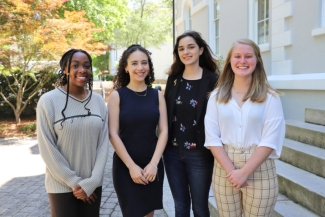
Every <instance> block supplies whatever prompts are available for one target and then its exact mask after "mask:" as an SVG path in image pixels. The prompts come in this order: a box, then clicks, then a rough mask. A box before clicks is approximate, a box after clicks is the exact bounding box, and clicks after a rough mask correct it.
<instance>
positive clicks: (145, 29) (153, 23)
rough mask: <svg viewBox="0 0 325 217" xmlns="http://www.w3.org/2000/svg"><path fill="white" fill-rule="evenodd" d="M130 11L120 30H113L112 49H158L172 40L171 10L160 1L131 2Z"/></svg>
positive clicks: (136, 0)
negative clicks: (132, 47) (134, 45)
mask: <svg viewBox="0 0 325 217" xmlns="http://www.w3.org/2000/svg"><path fill="white" fill-rule="evenodd" d="M131 3H132V10H131V12H130V14H129V16H128V18H127V21H126V23H125V26H124V27H123V28H122V29H117V30H115V34H114V35H115V37H114V38H115V39H116V40H115V41H114V42H113V44H114V45H113V47H127V46H129V45H130V44H141V45H143V46H144V47H149V46H153V47H159V46H160V45H161V44H162V43H164V42H166V41H167V40H171V39H172V16H173V15H172V8H171V7H170V5H169V4H166V3H164V2H163V1H162V0H155V1H146V0H131Z"/></svg>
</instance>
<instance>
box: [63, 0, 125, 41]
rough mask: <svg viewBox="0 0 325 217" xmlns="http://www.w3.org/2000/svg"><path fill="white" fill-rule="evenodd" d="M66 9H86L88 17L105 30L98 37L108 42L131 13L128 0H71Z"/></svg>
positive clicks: (66, 4)
mask: <svg viewBox="0 0 325 217" xmlns="http://www.w3.org/2000/svg"><path fill="white" fill-rule="evenodd" d="M65 9H67V10H71V11H72V10H77V11H80V10H85V11H86V17H87V18H88V19H89V20H90V21H91V22H93V23H94V24H95V26H96V27H98V28H102V29H103V30H104V31H103V32H101V33H98V34H97V37H98V39H100V40H104V41H106V42H107V41H109V40H112V39H113V30H114V29H117V28H121V27H122V25H123V24H124V22H125V18H126V16H127V15H128V13H129V9H128V7H127V0H69V1H67V2H66V3H65Z"/></svg>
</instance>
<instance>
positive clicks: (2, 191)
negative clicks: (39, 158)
mask: <svg viewBox="0 0 325 217" xmlns="http://www.w3.org/2000/svg"><path fill="white" fill-rule="evenodd" d="M44 177H45V175H39V176H30V177H18V178H14V179H12V180H10V181H9V182H7V183H6V184H4V185H2V186H1V187H0V216H16V215H17V216H37V217H45V216H46V217H49V216H50V206H49V201H48V197H47V193H46V191H45V188H44Z"/></svg>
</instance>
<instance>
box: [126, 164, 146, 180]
mask: <svg viewBox="0 0 325 217" xmlns="http://www.w3.org/2000/svg"><path fill="white" fill-rule="evenodd" d="M129 172H130V176H131V178H132V180H133V182H134V183H136V184H142V185H146V184H148V183H149V182H148V180H147V179H146V177H145V176H144V170H143V169H142V168H140V167H139V166H138V165H136V164H133V165H132V166H130V167H129Z"/></svg>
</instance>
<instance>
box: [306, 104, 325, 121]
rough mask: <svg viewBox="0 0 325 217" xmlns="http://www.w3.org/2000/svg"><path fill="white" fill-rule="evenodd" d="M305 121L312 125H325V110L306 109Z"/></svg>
mask: <svg viewBox="0 0 325 217" xmlns="http://www.w3.org/2000/svg"><path fill="white" fill-rule="evenodd" d="M305 121H306V122H308V123H312V124H319V125H325V108H317V109H316V108H315V109H313V108H306V109H305Z"/></svg>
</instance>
